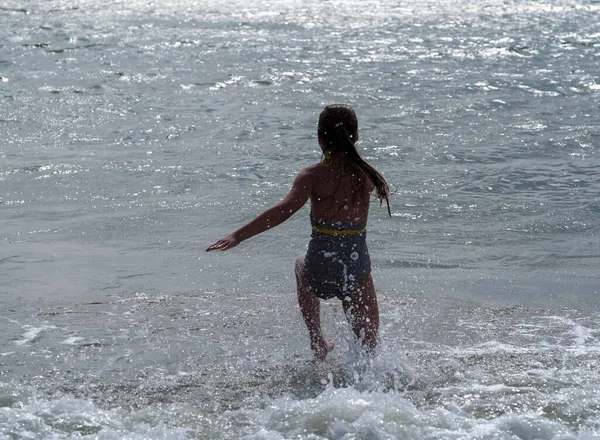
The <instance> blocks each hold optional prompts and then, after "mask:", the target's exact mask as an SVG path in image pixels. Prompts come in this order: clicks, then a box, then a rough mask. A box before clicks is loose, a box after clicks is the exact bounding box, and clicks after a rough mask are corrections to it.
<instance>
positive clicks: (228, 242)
mask: <svg viewBox="0 0 600 440" xmlns="http://www.w3.org/2000/svg"><path fill="white" fill-rule="evenodd" d="M239 243H240V241H239V240H238V239H237V238H236V237H235V235H234V234H231V235H228V236H227V237H225V238H222V239H220V240H219V241H217V242H216V243H215V244H213V245H211V246H209V247H207V248H206V252H210V251H214V250H217V249H221V250H222V251H226V250H227V249H231V248H232V247H234V246H237V245H238V244H239Z"/></svg>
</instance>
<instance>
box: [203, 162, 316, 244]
mask: <svg viewBox="0 0 600 440" xmlns="http://www.w3.org/2000/svg"><path fill="white" fill-rule="evenodd" d="M310 192H311V172H310V170H309V169H308V168H307V169H304V170H302V171H301V172H300V173H299V174H298V175H297V176H296V179H295V180H294V183H293V185H292V189H291V190H290V192H289V193H288V195H287V196H285V197H284V199H283V200H282V201H281V202H279V203H278V204H277V205H275V206H273V207H272V208H269V209H267V210H266V211H265V212H263V213H262V214H260V215H259V216H258V217H256V218H255V219H254V220H252V221H251V222H250V223H248V224H247V225H245V226H242V227H241V228H240V229H238V230H237V231H235V232H233V233H231V234H229V235H228V236H227V237H224V238H222V239H220V240H219V241H217V242H216V243H215V244H213V245H211V246H209V247H208V248H207V249H206V251H207V252H208V251H214V250H216V249H221V250H222V251H224V250H227V249H230V248H232V247H234V246H237V245H238V244H240V243H241V242H242V241H244V240H247V239H248V238H250V237H254V236H255V235H258V234H260V233H261V232H264V231H266V230H268V229H271V228H274V227H275V226H277V225H279V224H281V223H283V222H284V221H286V220H287V219H288V218H290V217H291V216H292V214H294V213H295V212H296V211H298V210H299V209H300V208H302V206H304V204H305V203H306V201H307V200H308V199H309V197H310Z"/></svg>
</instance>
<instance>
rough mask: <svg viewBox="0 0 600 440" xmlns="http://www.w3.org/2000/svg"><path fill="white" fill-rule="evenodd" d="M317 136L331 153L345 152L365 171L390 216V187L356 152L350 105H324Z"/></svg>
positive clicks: (355, 129) (356, 132)
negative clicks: (323, 141)
mask: <svg viewBox="0 0 600 440" xmlns="http://www.w3.org/2000/svg"><path fill="white" fill-rule="evenodd" d="M318 133H319V136H321V137H322V138H323V139H324V140H325V143H326V147H327V149H328V151H330V152H331V153H333V154H335V153H345V154H346V155H347V156H348V159H350V162H352V163H353V164H354V165H355V166H357V167H359V168H360V169H361V170H363V171H364V172H365V174H366V175H367V176H369V178H370V179H371V181H372V182H373V184H374V185H375V196H376V197H377V198H378V199H379V202H380V204H383V201H384V200H385V203H386V205H387V210H388V215H389V216H390V217H391V216H392V211H391V209H390V198H389V196H390V189H389V186H388V184H387V182H386V181H385V179H384V178H383V176H382V175H381V174H380V173H379V171H377V170H376V169H375V168H373V167H372V166H371V165H369V164H368V163H367V162H366V161H365V160H364V159H363V158H362V157H361V156H360V154H359V153H358V150H357V149H356V141H357V140H358V119H357V117H356V113H355V112H354V110H353V109H352V107H350V106H348V105H344V104H334V105H329V106H327V107H325V110H323V112H322V113H321V116H320V118H319V128H318Z"/></svg>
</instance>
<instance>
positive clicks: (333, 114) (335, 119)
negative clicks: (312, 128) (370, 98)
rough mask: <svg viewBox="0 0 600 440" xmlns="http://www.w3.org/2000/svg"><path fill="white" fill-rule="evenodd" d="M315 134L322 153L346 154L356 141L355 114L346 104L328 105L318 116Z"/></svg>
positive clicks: (356, 123) (356, 121) (356, 126)
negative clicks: (317, 136)
mask: <svg viewBox="0 0 600 440" xmlns="http://www.w3.org/2000/svg"><path fill="white" fill-rule="evenodd" d="M317 134H318V135H319V143H320V144H321V148H322V149H323V151H324V152H329V153H331V154H336V153H348V150H350V149H355V147H354V144H355V143H356V141H357V140H358V118H357V117H356V113H355V112H354V110H353V109H352V107H350V106H349V105H346V104H332V105H328V106H327V107H325V109H324V110H323V111H322V112H321V115H320V116H319V126H318V128H317Z"/></svg>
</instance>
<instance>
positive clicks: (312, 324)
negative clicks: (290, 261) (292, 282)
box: [295, 256, 333, 361]
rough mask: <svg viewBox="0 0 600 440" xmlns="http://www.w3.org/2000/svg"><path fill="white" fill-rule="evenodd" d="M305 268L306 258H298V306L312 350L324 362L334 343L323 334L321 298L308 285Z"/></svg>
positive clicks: (296, 269)
mask: <svg viewBox="0 0 600 440" xmlns="http://www.w3.org/2000/svg"><path fill="white" fill-rule="evenodd" d="M303 268H304V256H301V257H298V259H297V260H296V267H295V271H296V286H297V288H298V305H299V306H300V311H301V312H302V317H303V318H304V322H305V323H306V327H307V328H308V335H309V336H310V348H311V349H312V351H313V352H314V354H315V357H316V358H317V359H318V360H320V361H323V360H325V358H326V357H327V353H328V352H330V351H331V350H332V349H333V341H329V342H327V341H325V338H323V333H322V332H321V303H320V300H319V298H317V296H316V295H315V294H314V293H312V292H311V291H310V290H309V288H308V286H307V285H306V283H305V281H304V279H303V277H302V270H303Z"/></svg>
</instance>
